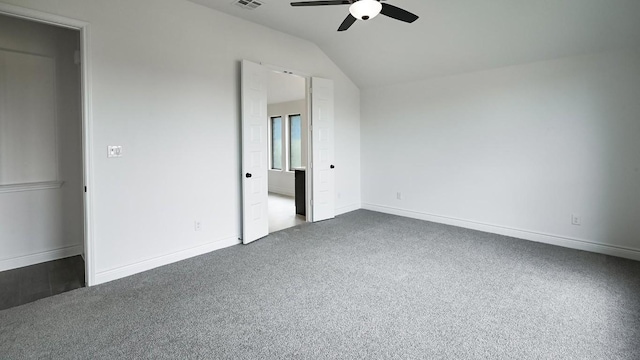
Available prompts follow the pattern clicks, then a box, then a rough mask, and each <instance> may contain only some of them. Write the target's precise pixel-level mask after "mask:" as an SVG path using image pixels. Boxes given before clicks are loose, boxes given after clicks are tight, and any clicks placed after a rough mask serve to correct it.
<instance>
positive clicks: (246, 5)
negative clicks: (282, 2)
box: [233, 0, 264, 10]
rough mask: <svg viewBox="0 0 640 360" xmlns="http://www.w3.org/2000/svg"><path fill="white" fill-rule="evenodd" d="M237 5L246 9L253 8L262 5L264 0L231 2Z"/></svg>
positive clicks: (237, 0)
mask: <svg viewBox="0 0 640 360" xmlns="http://www.w3.org/2000/svg"><path fill="white" fill-rule="evenodd" d="M233 3H234V4H236V5H237V6H240V7H241V8H243V9H247V10H255V9H257V8H258V7H260V6H262V5H264V1H262V0H260V1H256V0H236V1H234V2H233Z"/></svg>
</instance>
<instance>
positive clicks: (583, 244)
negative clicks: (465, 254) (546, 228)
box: [362, 203, 640, 261]
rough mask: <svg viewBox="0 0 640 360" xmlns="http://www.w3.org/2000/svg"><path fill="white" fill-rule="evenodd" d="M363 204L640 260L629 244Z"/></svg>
mask: <svg viewBox="0 0 640 360" xmlns="http://www.w3.org/2000/svg"><path fill="white" fill-rule="evenodd" d="M362 208H363V209H366V210H371V211H377V212H381V213H385V214H391V215H398V216H403V217H408V218H413V219H419V220H426V221H431V222H435V223H440V224H446V225H452V226H458V227H462V228H467V229H473V230H479V231H484V232H488V233H492V234H499V235H505V236H510V237H515V238H518V239H524V240H530V241H535V242H540V243H545V244H550V245H557V246H562V247H566V248H571V249H577V250H584V251H589V252H594V253H599V254H605V255H611V256H617V257H622V258H626V259H631V260H637V261H640V250H638V249H632V248H626V247H622V246H615V245H608V244H602V243H597V242H593V241H588V240H583V239H576V238H570V237H566V236H558V235H552V234H545V233H540V232H534V231H529V230H522V229H515V228H510V227H506V226H500V225H493V224H486V223H482V222H477V221H470V220H464V219H458V218H453V217H447V216H441V215H434V214H429V213H424V212H419V211H412V210H404V209H399V208H394V207H390V206H384V205H376V204H369V203H363V204H362Z"/></svg>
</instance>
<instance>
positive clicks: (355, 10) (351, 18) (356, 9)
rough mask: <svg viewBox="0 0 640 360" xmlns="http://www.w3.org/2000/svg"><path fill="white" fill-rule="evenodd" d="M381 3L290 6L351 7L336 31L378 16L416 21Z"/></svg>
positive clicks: (333, 0) (346, 0)
mask: <svg viewBox="0 0 640 360" xmlns="http://www.w3.org/2000/svg"><path fill="white" fill-rule="evenodd" d="M381 1H385V0H329V1H298V2H292V3H291V6H321V5H351V6H349V15H347V18H346V19H344V21H343V22H342V24H341V25H340V27H339V28H338V31H345V30H347V29H348V28H350V27H351V25H353V23H355V22H356V20H369V19H373V18H374V17H376V16H377V15H378V14H382V15H386V16H388V17H390V18H393V19H396V20H400V21H404V22H408V23H412V22H414V21H416V20H418V16H417V15H415V14H412V13H410V12H408V11H407V10H404V9H401V8H399V7H397V6H393V5H389V4H384V3H381Z"/></svg>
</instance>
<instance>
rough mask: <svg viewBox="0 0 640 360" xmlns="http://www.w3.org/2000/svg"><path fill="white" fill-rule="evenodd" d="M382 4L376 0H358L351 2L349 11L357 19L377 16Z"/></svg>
mask: <svg viewBox="0 0 640 360" xmlns="http://www.w3.org/2000/svg"><path fill="white" fill-rule="evenodd" d="M380 11H382V4H380V2H379V1H377V0H359V1H356V2H354V3H353V4H351V6H350V7H349V12H350V13H351V15H353V17H355V18H356V19H358V20H369V19H373V18H374V17H376V16H378V14H380Z"/></svg>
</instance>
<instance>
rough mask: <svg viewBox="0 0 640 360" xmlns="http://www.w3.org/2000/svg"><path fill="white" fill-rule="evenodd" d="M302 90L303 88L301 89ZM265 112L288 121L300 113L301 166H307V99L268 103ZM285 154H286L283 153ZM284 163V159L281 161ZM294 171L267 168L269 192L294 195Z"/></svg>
mask: <svg viewBox="0 0 640 360" xmlns="http://www.w3.org/2000/svg"><path fill="white" fill-rule="evenodd" d="M302 91H303V92H304V88H303V89H302ZM267 113H268V115H269V118H272V117H275V116H282V119H283V121H284V122H286V121H288V120H287V119H288V116H289V115H296V114H300V117H301V118H302V167H305V168H306V167H307V159H308V157H307V156H308V151H307V146H308V143H309V142H308V141H309V139H308V138H309V134H308V132H309V126H308V121H309V120H308V116H307V101H306V100H297V101H287V102H283V103H277V104H269V105H268V106H267ZM283 156H286V154H283ZM282 163H283V164H285V161H284V160H283V162H282ZM294 181H295V172H293V171H285V170H269V192H274V193H278V194H283V195H289V196H294V195H295V190H296V188H295V182H294Z"/></svg>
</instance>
